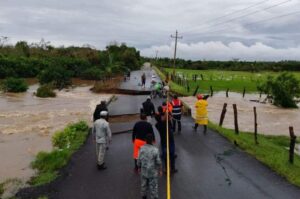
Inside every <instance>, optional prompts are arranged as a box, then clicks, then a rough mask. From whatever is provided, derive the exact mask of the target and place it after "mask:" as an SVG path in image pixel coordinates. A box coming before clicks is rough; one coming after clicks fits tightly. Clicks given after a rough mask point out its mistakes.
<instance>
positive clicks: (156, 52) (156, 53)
mask: <svg viewBox="0 0 300 199" xmlns="http://www.w3.org/2000/svg"><path fill="white" fill-rule="evenodd" d="M157 55H158V50H156V51H155V61H157Z"/></svg>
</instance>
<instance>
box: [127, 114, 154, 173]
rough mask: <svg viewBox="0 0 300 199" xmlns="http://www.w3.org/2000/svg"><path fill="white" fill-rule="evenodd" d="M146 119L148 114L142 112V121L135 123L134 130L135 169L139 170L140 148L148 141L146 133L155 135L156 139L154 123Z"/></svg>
mask: <svg viewBox="0 0 300 199" xmlns="http://www.w3.org/2000/svg"><path fill="white" fill-rule="evenodd" d="M146 120H147V117H146V115H145V114H141V121H138V122H137V123H136V124H135V125H134V127H133V131H132V143H133V159H134V169H135V171H138V166H137V159H138V156H139V150H140V148H141V147H142V146H143V145H144V144H145V143H146V135H148V134H151V135H152V136H153V140H154V141H155V137H154V131H153V128H152V125H151V124H150V123H149V122H147V121H146Z"/></svg>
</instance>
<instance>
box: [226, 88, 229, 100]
mask: <svg viewBox="0 0 300 199" xmlns="http://www.w3.org/2000/svg"><path fill="white" fill-rule="evenodd" d="M228 91H229V88H227V90H226V97H227V98H228Z"/></svg>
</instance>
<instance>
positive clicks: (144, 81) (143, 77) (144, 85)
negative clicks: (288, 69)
mask: <svg viewBox="0 0 300 199" xmlns="http://www.w3.org/2000/svg"><path fill="white" fill-rule="evenodd" d="M141 80H142V87H143V88H145V87H146V74H145V73H143V75H142V77H141Z"/></svg>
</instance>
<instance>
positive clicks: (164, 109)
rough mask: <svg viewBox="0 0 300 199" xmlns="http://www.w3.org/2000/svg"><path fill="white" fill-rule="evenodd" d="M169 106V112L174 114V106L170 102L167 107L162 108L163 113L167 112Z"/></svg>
mask: <svg viewBox="0 0 300 199" xmlns="http://www.w3.org/2000/svg"><path fill="white" fill-rule="evenodd" d="M167 106H168V112H169V113H172V110H173V106H172V104H171V103H170V102H168V103H167V105H166V106H163V107H162V108H163V112H164V113H165V112H166V111H167Z"/></svg>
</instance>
